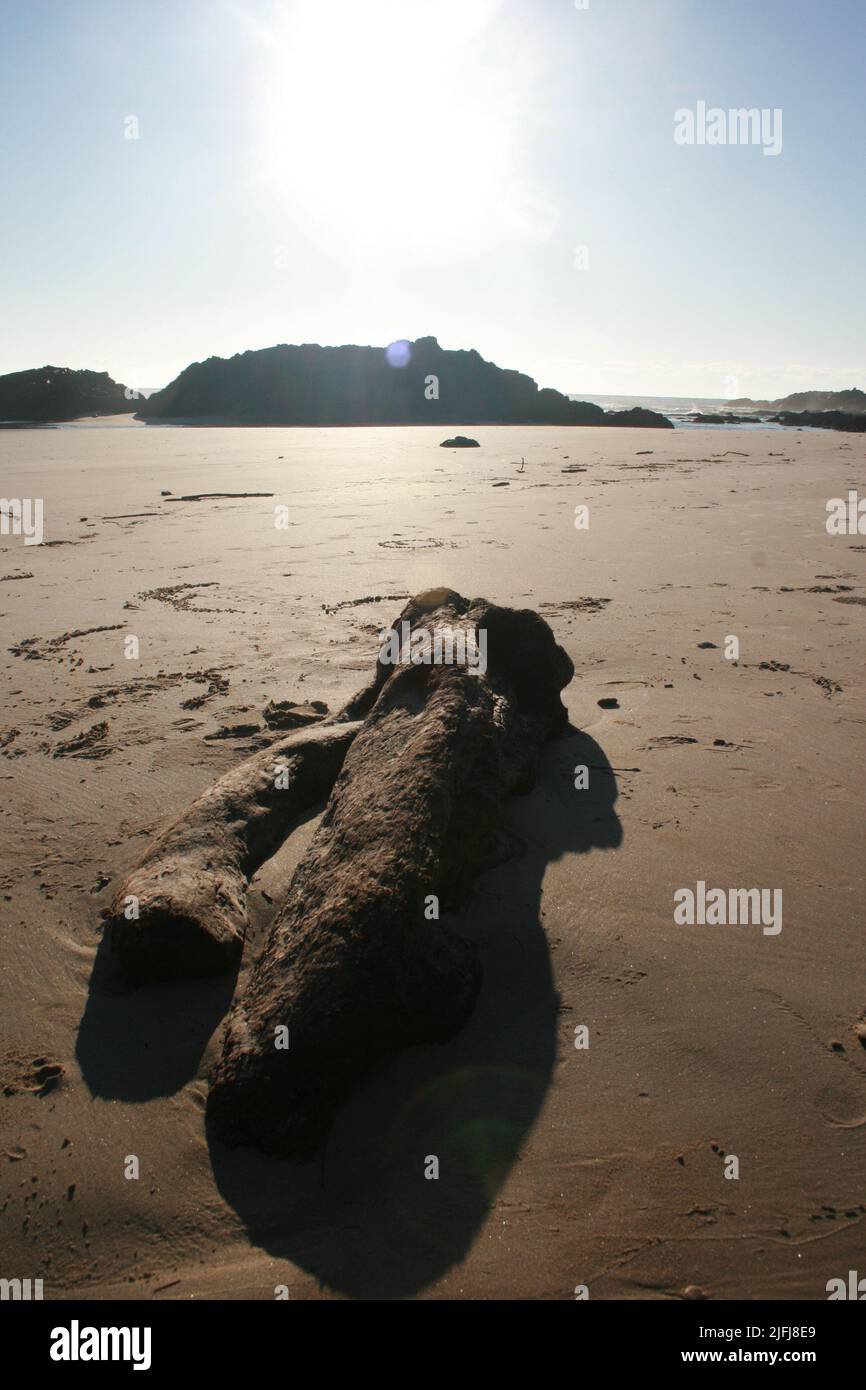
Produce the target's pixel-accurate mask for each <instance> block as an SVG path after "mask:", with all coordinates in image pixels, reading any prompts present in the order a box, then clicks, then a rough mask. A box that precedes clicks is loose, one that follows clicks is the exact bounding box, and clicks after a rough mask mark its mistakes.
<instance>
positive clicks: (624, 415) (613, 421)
mask: <svg viewBox="0 0 866 1390" xmlns="http://www.w3.org/2000/svg"><path fill="white" fill-rule="evenodd" d="M599 423H600V424H602V425H620V426H622V425H626V426H627V427H629V428H634V429H656V430H672V429H673V425H672V423H671V421H670V420H669V419H668V418H667V416H666V415H659V414H658V412H657V411H655V410H647V409H646V407H645V406H642V405H636V406H633V407H632V409H631V410H609V411H608V412H607V414H606V415H605V417H604V419H603V420H602V421H600V422H599Z"/></svg>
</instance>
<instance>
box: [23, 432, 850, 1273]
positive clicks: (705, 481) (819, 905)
mask: <svg viewBox="0 0 866 1390" xmlns="http://www.w3.org/2000/svg"><path fill="white" fill-rule="evenodd" d="M464 432H467V433H470V434H473V435H474V436H475V437H476V438H478V439H479V440H480V441H481V444H482V447H481V448H480V449H478V450H473V451H468V452H459V451H454V452H450V451H446V450H444V449H440V448H439V447H438V444H439V438H440V437H441V436H440V434H439V433H437V432H435V431H431V430H428V429H421V428H418V429H387V430H384V429H383V430H377V429H368V430H352V429H347V430H289V429H287V430H281V429H259V430H244V429H235V430H210V429H201V430H180V429H173V428H154V427H145V426H139V425H134V424H129V423H124V424H123V425H121V426H118V425H117V424H116V423H115V422H102V423H101V424H99V425H92V424H83V425H79V426H76V427H73V428H69V429H62V430H50V431H45V430H38V431H20V432H19V431H4V432H3V434H2V435H0V448H2V453H3V461H4V467H3V479H4V481H3V491H4V493H5V494H6V495H8V496H21V495H24V496H34V495H35V496H41V497H43V498H44V499H45V539H46V541H48V542H62V544H49V545H47V546H43V547H35V546H25V545H24V544H23V541H22V539H21V538H20V537H17V538H16V537H13V536H5V537H3V538H2V539H0V627H2V632H0V635H2V647H3V651H4V655H5V660H4V670H3V676H2V681H3V714H2V719H0V745H2V747H0V752H2V760H0V784H2V797H0V814H2V821H0V842H2V858H0V879H2V881H0V908H2V943H3V972H2V1017H3V1034H4V1037H3V1042H2V1047H0V1055H2V1062H0V1067H2V1071H0V1130H2V1134H0V1176H2V1183H0V1207H2V1228H0V1242H2V1268H0V1274H2V1275H3V1276H4V1277H15V1276H17V1277H22V1278H24V1277H34V1278H35V1277H42V1278H43V1279H44V1283H45V1297H46V1298H50V1297H63V1296H69V1295H74V1296H80V1297H100V1298H101V1297H109V1296H112V1297H113V1296H128V1297H131V1298H150V1297H154V1296H156V1297H160V1298H211V1297H221V1298H224V1297H230V1298H231V1297H244V1298H267V1299H269V1298H273V1297H274V1289H275V1286H276V1285H286V1286H288V1288H289V1290H290V1292H291V1296H292V1297H293V1298H309V1297H331V1296H334V1295H337V1296H347V1295H348V1296H387V1297H413V1296H421V1297H434V1298H436V1297H452V1298H454V1297H456V1298H491V1297H507V1298H513V1297H521V1298H522V1297H527V1298H545V1299H568V1298H572V1297H573V1296H574V1295H573V1290H574V1289H575V1286H577V1285H580V1284H585V1285H587V1286H588V1288H589V1291H590V1296H591V1297H592V1298H615V1297H626V1298H656V1297H680V1296H682V1293H683V1290H684V1289H686V1288H687V1287H688V1286H698V1287H699V1288H701V1289H702V1290H704V1291H705V1292H706V1293H707V1295H709V1296H710V1297H712V1298H731V1297H746V1298H757V1299H761V1298H770V1297H778V1298H815V1299H823V1298H825V1297H826V1291H825V1285H826V1281H827V1280H828V1279H830V1278H833V1277H839V1276H841V1277H847V1272H848V1270H849V1269H857V1268H858V1267H859V1268H860V1269H861V1272H862V1268H863V1258H864V1256H863V1248H864V1241H863V1235H864V1229H866V1162H864V1156H866V1050H864V1047H866V1037H864V1036H863V1032H864V1030H862V1029H861V1036H858V1033H857V1028H858V1025H859V1024H862V1022H863V1020H864V1010H866V987H864V972H863V919H864V898H866V884H864V874H863V838H862V837H863V829H862V827H863V814H862V804H863V803H862V778H863V773H864V767H866V760H864V747H866V702H864V673H863V656H864V624H866V611H864V607H863V605H864V603H866V542H864V541H863V540H862V539H861V538H859V537H857V536H852V537H831V536H829V535H828V534H827V533H826V529H825V504H826V501H827V499H828V498H831V497H837V496H844V495H845V494H846V492H847V490H848V489H849V488H851V487H853V488H858V487H860V488H862V487H863V483H864V474H863V458H864V447H866V446H864V441H863V438H862V437H856V436H851V437H846V436H845V435H841V434H830V433H823V432H815V433H811V432H780V431H773V430H753V431H750V430H742V431H741V430H731V431H725V430H691V431H689V430H684V431H676V432H674V433H662V432H656V431H637V430H595V429H571V430H567V429H562V430H559V429H540V428H538V429H529V428H527V429H515V428H503V429H488V428H479V429H472V428H471V427H465V429H464ZM643 451H651V452H649V453H645V452H643ZM521 456H523V457H525V460H526V466H525V471H524V472H523V474H518V471H517V467H516V463H519V460H520V458H521ZM570 465H576V466H579V467H580V468H582V469H584V470H585V471H582V472H574V473H566V472H564V471H563V470H565V469H566V468H568V467H569V466H570ZM502 481H507V482H508V484H509V486H507V487H498V488H497V487H495V486H494V484H495V483H497V482H502ZM162 489H171V490H172V491H173V493H175V494H181V493H193V492H203V491H208V492H213V491H224V492H231V491H262V492H273V493H274V494H275V495H274V497H273V498H272V499H267V498H245V499H242V500H220V501H200V502H189V503H182V502H175V503H172V502H168V501H167V500H166V499H164V498H160V491H161V490H162ZM278 503H284V504H286V505H287V506H288V508H289V517H290V525H289V528H288V529H287V530H278V529H277V528H276V527H275V525H274V511H273V508H274V505H275V504H278ZM582 503H586V504H588V505H589V506H590V509H591V510H590V527H589V530H588V531H578V530H576V529H575V526H574V521H573V516H574V508H575V506H576V505H578V504H582ZM134 513H148V515H144V516H135V515H133V516H125V518H122V519H118V517H121V514H134ZM84 518H86V519H84ZM16 575H21V576H22V577H21V578H16V577H14V576H16ZM25 575H27V576H30V577H23V576H25ZM10 576H11V577H10ZM439 584H446V585H450V586H452V587H454V588H456V589H458V590H460V591H461V592H463V593H465V594H467V595H470V596H471V595H477V594H483V595H486V596H487V597H489V598H491V599H493V600H495V601H496V602H499V603H503V604H513V605H518V606H528V607H533V608H537V609H539V610H540V611H541V612H542V613H543V614H544V616H545V617H546V618H547V620H548V621H549V622H550V624H551V626H552V627H553V629H554V631H555V632H556V634H557V637H558V639H559V641H560V642H561V643H562V644H563V645H564V646H565V647H566V649H567V650H568V652H569V654H570V655H571V657H572V659H573V661H574V664H575V668H576V676H575V679H574V682H573V683H572V685H571V686H570V687H569V688H568V689H567V690H566V691H565V692H564V694H565V699H566V702H567V704H568V707H569V711H570V715H571V719H572V723H573V725H574V726H575V729H576V730H580V731H581V732H580V733H575V734H573V735H571V736H569V737H568V738H566V739H564V740H562V741H561V742H560V743H558V744H555V745H553V746H551V748H550V750H549V753H548V754H547V756H546V759H545V762H544V766H543V770H542V776H541V778H540V780H539V783H538V786H537V788H536V790H535V791H534V792H533V793H531V794H530V795H529V796H528V797H526V798H524V799H523V800H520V801H515V802H514V803H513V804H512V805H511V806H510V807H509V809H508V813H507V819H508V826H509V844H510V853H509V856H508V857H506V858H504V862H503V863H502V864H500V865H499V866H498V867H497V868H495V869H493V870H491V871H490V872H488V873H487V874H485V875H484V876H483V877H482V878H481V879H480V880H479V882H478V885H477V890H476V893H475V896H474V898H473V900H472V902H471V903H470V904H469V906H468V907H467V908H466V910H465V911H464V913H463V914H462V917H461V919H460V921H461V924H462V927H463V929H464V930H465V931H466V932H468V933H471V934H472V935H473V936H474V937H475V938H476V939H477V940H479V941H480V943H481V945H482V951H483V959H484V964H485V983H484V987H483V991H482V995H481V998H480V1001H479V1005H478V1007H477V1010H476V1012H475V1014H474V1016H473V1018H472V1020H471V1022H470V1024H469V1026H468V1027H467V1028H466V1030H465V1031H464V1033H463V1034H461V1035H460V1036H459V1037H458V1038H456V1039H455V1040H454V1041H453V1042H452V1043H451V1044H450V1045H448V1046H447V1047H444V1048H432V1049H417V1050H416V1051H414V1052H411V1053H407V1054H405V1055H404V1056H402V1057H400V1058H398V1059H396V1060H394V1061H393V1062H392V1063H390V1064H389V1065H387V1066H385V1067H383V1068H382V1069H381V1070H380V1071H379V1072H378V1073H377V1074H376V1075H375V1076H373V1077H371V1078H370V1080H369V1082H368V1083H366V1084H365V1085H364V1086H363V1087H362V1088H361V1090H359V1091H358V1092H356V1093H355V1095H354V1096H353V1097H352V1099H351V1100H350V1101H349V1103H348V1104H347V1106H346V1107H345V1109H344V1110H343V1112H342V1113H341V1114H340V1117H339V1119H338V1121H337V1123H336V1125H335V1128H334V1130H333V1132H332V1135H331V1138H330V1141H329V1143H328V1145H327V1148H326V1150H325V1151H324V1153H323V1154H322V1155H321V1156H320V1158H319V1159H318V1160H317V1161H316V1162H314V1163H311V1164H308V1165H305V1166H298V1165H293V1164H288V1163H284V1162H280V1161H278V1160H272V1159H265V1158H262V1157H260V1156H258V1155H255V1154H252V1153H249V1152H246V1151H235V1152H231V1151H227V1150H223V1149H220V1148H217V1147H213V1148H211V1147H209V1145H208V1142H207V1136H206V1133H205V1127H204V1117H203V1101H204V1097H205V1095H206V1088H207V1075H208V1071H209V1068H210V1066H211V1065H212V1063H213V1059H214V1055H215V1052H216V1049H217V1047H218V1044H219V1039H220V1034H221V1026H222V1019H223V1017H224V1014H225V1012H226V1010H227V1008H228V1006H229V1003H230V999H231V995H232V991H233V988H234V987H235V981H233V980H231V979H224V980H220V981H215V982H213V981H212V982H209V983H200V984H194V985H192V986H190V985H182V984H177V985H170V986H163V987H158V988H157V987H153V988H144V989H140V990H138V991H135V992H131V993H129V992H123V991H122V990H120V989H118V987H117V984H116V982H115V981H114V979H113V977H112V975H111V972H110V970H109V969H108V965H107V960H106V952H105V949H104V947H101V944H100V943H101V930H100V928H101V922H100V916H99V914H100V910H101V908H102V907H103V906H104V905H105V904H106V903H107V902H108V901H109V899H110V897H111V893H112V886H113V885H114V886H116V883H117V880H118V878H119V876H120V875H121V874H122V873H123V871H124V870H125V869H126V868H127V867H129V866H130V865H131V864H132V863H133V862H134V861H135V859H136V857H137V856H138V855H139V854H140V853H141V852H142V850H143V848H144V847H145V845H146V844H147V842H148V840H149V838H150V837H151V836H152V835H153V834H154V832H155V831H156V830H157V829H159V828H160V827H161V826H162V825H163V824H164V823H165V822H166V821H167V820H168V819H169V818H171V817H173V816H174V815H175V814H176V813H177V812H178V811H180V810H181V809H182V807H183V806H184V804H185V803H186V802H188V801H189V800H190V799H191V798H192V797H193V796H194V795H195V794H196V793H198V792H199V791H200V790H201V789H202V788H203V787H205V786H206V785H207V784H208V783H209V782H210V781H212V779H213V778H214V777H215V776H216V775H217V774H218V773H220V772H221V771H222V770H223V769H225V768H227V767H228V766H230V765H231V764H232V763H233V762H234V761H235V760H237V759H238V758H240V757H242V756H243V754H244V751H245V750H247V749H249V748H251V747H254V746H258V745H257V739H256V736H255V735H250V734H249V733H248V734H246V735H243V736H239V737H235V738H214V737H209V736H212V735H215V734H218V733H219V731H220V730H222V729H226V728H232V727H234V726H237V725H261V710H262V707H263V706H264V704H265V703H266V701H267V700H269V699H275V700H279V699H287V698H296V699H299V700H302V699H311V698H317V699H324V700H327V701H328V703H329V704H330V705H331V707H332V708H333V707H334V706H335V705H336V704H337V703H338V702H340V701H341V700H342V699H344V698H345V697H347V696H348V695H349V694H350V693H351V692H352V691H353V690H354V689H356V688H357V687H358V686H359V685H360V684H362V683H363V681H364V679H365V678H366V675H367V674H368V673H369V671H370V670H371V667H372V662H373V658H374V653H375V648H376V633H377V631H378V630H379V628H380V627H381V626H382V625H383V624H384V623H386V622H387V621H390V620H391V619H392V618H393V617H395V616H396V614H397V613H398V612H399V609H400V608H401V606H402V596H403V595H408V594H412V593H415V592H417V591H419V590H422V589H424V588H427V587H429V586H431V585H439ZM842 586H846V587H844V588H843V587H842ZM370 596H383V597H379V598H375V597H373V598H371V597H370ZM361 600H365V601H361ZM588 600H592V602H588ZM843 600H847V601H843ZM130 634H131V635H135V636H136V637H138V639H139V642H140V655H139V659H138V660H130V659H127V658H126V657H125V656H124V640H125V638H126V637H127V636H128V635H130ZM730 634H734V635H736V636H737V637H738V638H739V642H740V656H739V660H738V661H736V662H735V661H732V660H728V659H726V657H725V653H724V644H725V639H726V637H727V636H728V635H730ZM706 643H713V644H715V645H714V646H712V647H709V646H701V645H700V644H706ZM769 662H776V663H782V664H783V665H784V667H785V668H786V669H782V670H772V669H766V668H764V667H762V663H769ZM787 668H789V669H787ZM610 698H614V699H616V700H617V701H618V708H612V709H607V710H605V709H602V708H600V706H599V701H600V700H604V699H610ZM584 763H585V764H588V765H590V787H589V790H588V791H576V790H575V789H574V786H573V781H574V775H573V770H574V768H575V766H576V765H577V764H584ZM610 769H613V770H614V771H613V772H611V770H610ZM314 826H315V822H314V821H311V822H309V823H307V824H306V825H304V826H302V827H301V828H299V829H298V831H297V832H296V833H295V834H294V835H293V836H292V837H291V838H290V840H289V841H288V842H287V844H286V846H285V847H284V848H283V850H282V851H281V852H280V853H279V854H278V855H277V856H276V857H275V858H274V859H273V860H272V861H271V862H270V863H269V864H267V865H266V866H265V868H264V869H263V870H262V872H261V873H260V874H259V875H258V876H257V878H256V880H255V884H254V888H253V891H252V894H251V898H252V912H253V918H254V922H255V934H254V936H253V938H252V939H251V940H249V941H248V943H247V947H246V965H245V967H244V969H246V968H247V966H248V963H249V961H250V960H252V959H253V958H254V957H255V953H256V950H257V947H258V946H259V945H260V943H261V935H262V931H263V929H264V927H265V926H266V924H267V922H268V921H269V919H270V916H271V914H272V913H273V911H274V907H273V903H274V902H275V901H278V900H279V898H280V896H281V894H282V892H283V891H284V889H285V886H286V884H287V882H288V878H289V875H290V872H291V869H292V867H293V865H294V863H295V862H297V859H298V857H299V856H300V854H301V853H302V852H303V849H304V847H305V846H306V844H307V843H308V842H309V839H310V837H311V834H312V832H313V829H314ZM698 880H704V881H705V882H706V883H707V884H709V885H710V886H721V887H725V888H729V887H744V888H748V887H753V886H760V887H765V888H781V889H782V890H783V894H784V898H783V901H784V918H783V929H782V931H781V932H780V933H779V934H778V935H776V936H770V935H765V934H764V933H763V932H762V930H761V927H760V926H759V925H748V924H746V925H737V926H697V925H696V926H677V925H675V924H674V921H673V895H674V892H675V890H676V889H677V888H679V887H686V886H691V887H692V888H694V887H695V884H696V882H697V881H698ZM242 974H243V972H242ZM580 1025H586V1027H587V1028H588V1030H589V1038H590V1045H589V1048H588V1049H586V1050H577V1049H576V1048H575V1046H574V1037H575V1029H576V1028H577V1027H579V1026H580ZM55 1067H59V1068H62V1072H56V1071H55V1070H54V1068H55ZM129 1155H136V1156H137V1158H138V1160H139V1163H140V1177H139V1178H138V1179H137V1180H135V1179H127V1178H125V1176H124V1168H125V1163H126V1161H127V1158H128V1156H129ZM428 1155H437V1156H438V1157H439V1159H440V1165H441V1166H440V1173H441V1175H440V1178H439V1180H438V1181H428V1180H425V1178H424V1166H425V1158H426V1157H427V1156H428ZM729 1155H735V1156H736V1157H737V1158H738V1160H739V1177H738V1178H736V1179H732V1178H726V1176H725V1173H726V1167H727V1168H728V1169H730V1166H731V1165H730V1164H729V1163H727V1162H726V1158H727V1156H729Z"/></svg>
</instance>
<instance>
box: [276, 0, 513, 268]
mask: <svg viewBox="0 0 866 1390" xmlns="http://www.w3.org/2000/svg"><path fill="white" fill-rule="evenodd" d="M499 3H500V0H437V3H436V4H435V5H434V6H426V5H417V4H414V3H409V0H365V3H363V4H358V3H352V2H350V0H346V3H343V2H342V0H339V2H338V3H336V4H335V3H333V2H331V3H323V0H298V3H296V4H293V5H292V6H291V7H290V8H287V9H286V10H285V11H280V12H278V16H277V19H276V20H275V22H274V24H273V26H272V28H271V29H270V30H269V32H268V37H267V44H266V60H265V71H264V72H263V73H262V74H261V82H262V85H261V88H260V89H259V91H258V92H257V97H258V98H259V100H260V102H261V105H260V107H259V122H260V131H259V147H260V152H261V157H262V165H261V171H260V172H261V173H262V175H263V177H264V178H265V180H266V181H267V184H268V185H269V187H270V189H271V190H272V191H273V192H275V193H277V194H278V195H280V196H281V197H282V198H283V200H284V206H285V209H286V211H287V212H289V213H290V215H292V216H294V217H295V218H297V219H298V220H299V221H302V222H303V223H304V224H306V226H307V227H308V229H309V230H310V231H312V232H313V233H314V234H316V235H318V236H320V237H321V238H323V239H325V240H328V239H331V238H333V237H335V236H337V237H339V239H340V240H342V241H346V240H348V241H350V242H352V243H354V244H356V245H362V246H363V247H364V248H365V249H366V248H369V247H371V246H379V247H380V248H381V249H382V250H383V251H390V250H392V249H394V248H396V247H398V246H400V245H401V244H404V243H405V244H407V245H410V246H411V247H412V249H413V250H415V251H417V250H418V249H419V244H420V245H421V246H422V247H423V246H426V247H427V248H428V249H429V250H431V251H435V250H437V249H438V250H439V251H441V252H446V253H447V250H448V249H449V246H450V245H452V244H453V243H454V242H455V241H457V240H459V242H460V243H461V244H465V243H466V242H467V241H468V242H470V243H471V242H472V241H474V240H475V239H476V238H477V236H478V234H479V232H480V229H481V227H482V225H483V224H484V221H485V214H486V213H487V211H488V210H489V207H490V203H491V200H495V199H496V198H498V197H501V194H502V188H503V181H504V179H505V177H506V174H507V170H508V162H509V157H510V142H511V134H510V132H511V127H512V123H513V115H512V114H511V113H510V108H509V102H508V92H507V90H506V89H505V88H504V87H500V86H499V79H498V77H497V74H496V72H495V70H494V71H491V70H489V69H488V70H487V71H485V70H484V64H483V56H484V45H483V44H482V43H476V42H475V40H476V39H478V38H479V37H480V36H481V34H482V31H483V30H484V29H485V28H486V26H487V25H488V24H489V21H490V20H491V19H492V17H493V15H494V14H495V12H496V10H497V8H498V6H499Z"/></svg>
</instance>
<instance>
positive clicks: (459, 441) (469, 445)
mask: <svg viewBox="0 0 866 1390" xmlns="http://www.w3.org/2000/svg"><path fill="white" fill-rule="evenodd" d="M439 447H440V449H480V448H481V445H480V444H479V443H478V440H477V439H469V438H467V436H466V435H465V434H455V436H454V438H453V439H443V440H442V443H441V444H440V445H439Z"/></svg>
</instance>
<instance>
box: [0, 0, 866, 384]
mask: <svg viewBox="0 0 866 1390" xmlns="http://www.w3.org/2000/svg"><path fill="white" fill-rule="evenodd" d="M864 52H866V3H864V0H823V3H821V4H816V3H813V2H812V3H807V0H728V2H727V3H725V4H719V3H714V0H589V2H588V6H587V8H585V9H581V8H578V7H577V6H576V5H575V3H574V0H437V3H436V4H430V3H428V2H427V0H425V3H421V0H364V3H361V0H285V3H282V4H274V3H271V0H182V3H181V2H180V0H138V2H137V3H129V2H128V0H27V3H22V0H0V180H2V182H0V188H2V198H3V205H2V216H0V322H2V329H3V331H2V333H0V372H7V371H14V370H19V369H21V368H25V367H33V366H40V365H43V364H45V363H52V364H54V365H61V366H73V367H92V368H96V369H98V370H107V371H109V372H110V373H111V375H112V376H114V377H115V378H116V379H118V380H122V381H124V382H126V383H127V384H130V385H134V386H140V387H147V386H160V385H163V384H165V382H166V381H168V380H170V379H171V377H173V376H174V375H176V374H177V372H178V371H180V370H181V369H182V368H183V367H184V366H186V365H187V364H188V363H189V362H190V361H195V360H200V359H202V358H204V357H207V356H210V355H212V354H219V355H228V354H231V353H233V352H238V351H243V350H244V349H247V348H255V347H264V346H268V345H270V344H272V343H275V342H328V343H343V342H359V343H381V344H384V343H387V342H390V341H391V340H393V339H395V338H400V337H409V338H412V337H416V336H419V335H422V334H431V333H432V334H435V335H436V336H437V337H438V339H439V341H440V343H442V344H443V346H446V347H476V348H478V350H479V351H480V352H481V353H482V354H483V355H484V356H486V357H489V358H492V359H493V360H494V361H496V362H498V363H500V365H504V366H511V367H517V368H519V369H521V370H523V371H527V372H529V373H531V375H533V376H534V377H535V378H536V379H537V380H538V381H539V382H540V383H541V384H542V385H549V386H556V387H559V388H560V389H561V390H566V391H572V392H585V393H586V394H602V393H607V392H610V393H623V394H626V393H628V394H656V395H662V394H672V395H695V396H716V397H721V396H726V395H728V396H730V395H750V396H765V395H769V396H776V395H780V394H783V393H785V392H787V391H790V390H795V389H800V388H803V387H808V386H819V387H826V388H836V387H844V386H853V385H859V386H861V387H866V345H864V338H863V318H864V315H863V305H864V302H866V271H864V256H863V241H864V221H866V218H864V212H866V177H864V163H866V99H864V86H866V84H864V81H863V55H864ZM700 101H703V102H706V104H707V106H709V107H717V108H721V109H723V110H725V111H727V110H729V109H730V108H738V107H749V108H751V107H756V108H759V109H763V108H767V109H769V110H774V109H777V108H779V109H781V112H782V133H783V141H782V151H781V154H780V155H779V156H778V157H770V156H766V155H764V153H763V150H762V148H761V147H760V146H756V145H742V144H739V145H736V144H727V145H723V146H720V145H717V146H709V145H697V144H695V145H685V146H683V145H678V144H677V143H676V142H675V140H674V128H675V112H677V111H678V110H681V109H696V106H697V103H698V102H700ZM129 117H134V118H135V121H136V122H137V132H136V131H135V125H134V123H130V121H129V119H128V118H129ZM129 133H137V136H138V138H136V139H129V138H127V135H128V134H129ZM581 247H583V248H586V249H585V251H584V252H580V251H579V250H578V248H581Z"/></svg>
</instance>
